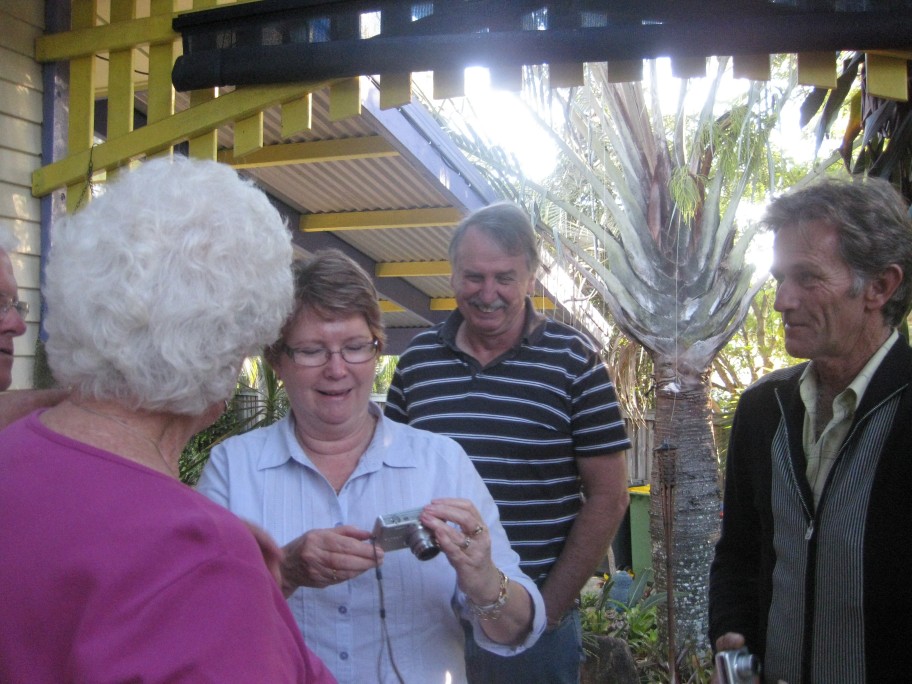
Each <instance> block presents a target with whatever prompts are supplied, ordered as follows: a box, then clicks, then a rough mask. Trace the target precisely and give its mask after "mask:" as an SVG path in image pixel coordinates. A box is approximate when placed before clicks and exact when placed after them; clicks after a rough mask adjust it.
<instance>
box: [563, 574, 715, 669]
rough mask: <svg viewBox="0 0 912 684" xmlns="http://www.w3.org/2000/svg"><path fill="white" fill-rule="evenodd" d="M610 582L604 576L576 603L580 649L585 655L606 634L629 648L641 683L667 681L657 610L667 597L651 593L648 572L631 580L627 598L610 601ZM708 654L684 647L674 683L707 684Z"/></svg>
mask: <svg viewBox="0 0 912 684" xmlns="http://www.w3.org/2000/svg"><path fill="white" fill-rule="evenodd" d="M613 587H614V579H613V578H611V577H609V576H608V575H605V576H604V581H603V583H602V585H601V587H600V589H599V591H597V592H589V593H584V594H583V596H582V599H581V604H580V618H581V623H582V627H583V649H584V650H585V651H586V653H587V654H588V655H589V656H592V654H593V653H594V652H595V644H594V641H595V638H596V637H597V636H599V635H607V636H611V637H615V638H618V639H623V640H625V641H626V642H627V644H628V646H629V647H630V651H631V653H632V654H633V659H634V661H635V662H636V668H637V673H638V674H639V676H640V681H641V682H643V684H652V683H655V684H660V683H665V682H669V681H670V679H671V677H670V675H669V668H668V662H667V652H666V651H665V647H664V645H663V644H661V643H660V642H659V627H658V622H657V618H658V609H659V606H661V605H663V604H664V603H665V602H666V600H667V597H666V595H665V594H663V593H660V592H657V591H655V589H654V587H653V585H652V570H647V571H645V572H643V573H641V574H640V575H639V577H636V578H635V579H634V582H633V584H631V586H630V591H629V594H628V596H627V599H626V600H624V601H621V600H617V599H613V598H611V590H612V588H613ZM711 663H712V654H711V653H709V652H707V651H701V650H698V649H694V648H689V647H688V648H684V649H683V650H682V651H681V653H680V654H679V655H678V658H677V664H676V667H677V671H678V673H679V675H680V679H679V680H678V681H681V682H691V683H699V684H708V682H709V681H710V675H711V668H710V665H711Z"/></svg>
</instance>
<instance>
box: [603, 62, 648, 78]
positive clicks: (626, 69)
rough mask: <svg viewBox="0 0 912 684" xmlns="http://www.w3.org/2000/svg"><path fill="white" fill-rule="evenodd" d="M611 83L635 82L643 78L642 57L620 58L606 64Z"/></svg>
mask: <svg viewBox="0 0 912 684" xmlns="http://www.w3.org/2000/svg"><path fill="white" fill-rule="evenodd" d="M605 66H606V68H607V71H608V82H609V83H634V82H636V81H642V80H643V60H642V59H619V60H612V61H609V62H608V63H607V64H606V65H605Z"/></svg>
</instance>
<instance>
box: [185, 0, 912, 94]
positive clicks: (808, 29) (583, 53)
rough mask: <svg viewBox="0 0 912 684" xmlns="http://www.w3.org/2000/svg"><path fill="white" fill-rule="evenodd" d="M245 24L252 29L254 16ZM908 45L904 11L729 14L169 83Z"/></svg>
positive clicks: (208, 74)
mask: <svg viewBox="0 0 912 684" xmlns="http://www.w3.org/2000/svg"><path fill="white" fill-rule="evenodd" d="M213 12H215V11H213ZM250 21H251V22H255V17H254V18H253V19H251V20H250ZM251 25H255V24H253V23H251ZM187 30H188V31H189V30H191V29H190V27H188V28H187ZM185 44H186V36H185ZM910 47H912V16H910V13H909V12H907V11H892V12H889V11H888V12H811V11H800V10H796V11H792V12H775V13H766V12H764V13H748V12H742V13H735V12H731V13H724V14H722V15H715V16H699V17H696V18H681V19H676V20H674V21H668V22H663V23H644V22H635V21H631V22H624V23H619V24H613V25H608V26H600V27H591V28H573V29H561V28H549V29H547V30H544V31H518V30H517V31H494V30H492V31H488V32H477V33H464V34H462V33H460V34H453V33H449V34H443V35H405V36H384V35H382V34H381V35H379V36H375V37H374V38H370V39H349V40H330V41H325V42H315V43H284V44H280V45H269V46H262V45H250V46H243V45H241V46H235V47H231V48H227V49H221V50H220V49H202V50H199V51H195V52H194V51H190V52H185V54H184V55H183V56H181V57H179V58H178V60H177V62H176V63H175V65H174V70H173V72H172V80H173V82H174V85H175V87H176V88H177V89H178V90H190V89H194V88H204V87H211V86H220V85H245V84H254V83H260V84H261V83H284V82H292V81H300V80H312V79H316V80H322V79H328V78H342V77H352V76H360V75H369V74H377V73H402V72H418V71H453V70H454V69H462V68H466V67H471V66H484V67H490V68H504V67H510V66H521V65H533V64H543V63H547V64H568V63H572V64H576V63H582V62H604V61H611V60H628V61H629V60H631V59H652V58H657V57H700V56H710V55H742V54H776V53H794V52H822V51H836V50H862V51H866V50H907V49H909V48H910Z"/></svg>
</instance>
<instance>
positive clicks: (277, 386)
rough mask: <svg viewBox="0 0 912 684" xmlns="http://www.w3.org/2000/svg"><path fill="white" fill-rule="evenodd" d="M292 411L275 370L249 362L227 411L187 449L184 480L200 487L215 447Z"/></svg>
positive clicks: (182, 469)
mask: <svg viewBox="0 0 912 684" xmlns="http://www.w3.org/2000/svg"><path fill="white" fill-rule="evenodd" d="M288 408H289V407H288V395H287V394H286V392H285V388H284V386H283V385H282V381H281V380H279V378H278V376H277V375H276V373H275V371H274V370H273V369H272V367H271V366H270V365H269V364H268V363H266V361H264V360H263V358H262V357H259V356H257V357H253V358H249V359H246V360H245V361H244V365H243V366H242V367H241V373H240V376H239V377H238V383H237V387H236V388H235V392H234V396H233V397H232V398H231V401H229V402H228V403H227V405H226V406H225V411H224V412H223V413H222V415H221V416H219V417H218V419H217V420H216V421H215V422H214V423H213V424H212V425H210V426H209V427H207V428H206V429H204V430H202V431H200V432H199V433H198V434H196V435H194V436H193V437H192V438H191V439H190V441H189V442H188V443H187V446H186V447H184V451H183V453H182V454H181V458H180V476H181V480H182V481H183V482H185V483H187V484H189V485H194V484H196V482H197V480H199V476H200V473H201V472H202V470H203V466H205V465H206V461H208V460H209V452H210V451H211V450H212V447H214V446H215V445H216V444H218V443H219V442H222V441H224V440H226V439H228V438H229V437H233V436H234V435H240V434H243V433H245V432H248V431H250V430H253V429H255V428H258V427H265V426H267V425H272V424H273V423H275V422H277V421H279V420H281V419H282V418H283V417H284V416H285V414H287V413H288Z"/></svg>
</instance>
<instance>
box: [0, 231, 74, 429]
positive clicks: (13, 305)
mask: <svg viewBox="0 0 912 684" xmlns="http://www.w3.org/2000/svg"><path fill="white" fill-rule="evenodd" d="M15 247H16V237H15V236H14V235H13V234H12V231H10V230H9V229H8V228H6V227H5V226H0V430H2V429H3V428H4V427H6V426H7V425H9V424H10V423H12V422H13V421H15V420H18V419H19V418H22V417H23V416H25V415H28V414H29V413H31V412H32V411H34V410H36V409H39V408H42V407H45V406H53V405H55V404H57V403H59V402H60V401H62V400H63V399H64V398H66V396H67V394H69V392H67V391H66V390H62V389H46V390H33V389H25V390H10V391H7V390H9V386H10V384H12V381H13V338H14V337H20V336H21V335H24V334H25V331H26V325H25V316H26V314H28V311H29V309H28V302H25V301H22V300H20V299H19V286H18V284H17V283H16V276H15V274H14V273H13V262H12V260H11V259H10V254H12V252H13V249H15Z"/></svg>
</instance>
